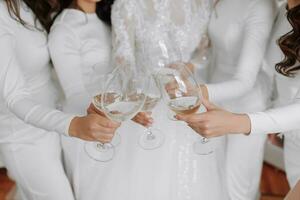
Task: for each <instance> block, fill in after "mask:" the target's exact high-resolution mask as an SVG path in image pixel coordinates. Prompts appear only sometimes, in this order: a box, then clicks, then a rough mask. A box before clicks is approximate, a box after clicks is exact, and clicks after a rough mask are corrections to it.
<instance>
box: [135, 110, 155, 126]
mask: <svg viewBox="0 0 300 200" xmlns="http://www.w3.org/2000/svg"><path fill="white" fill-rule="evenodd" d="M132 121H134V122H136V123H138V124H140V125H142V126H145V127H149V126H151V125H152V124H153V118H152V117H151V113H150V112H139V113H138V114H137V115H136V116H135V117H134V118H133V119H132Z"/></svg>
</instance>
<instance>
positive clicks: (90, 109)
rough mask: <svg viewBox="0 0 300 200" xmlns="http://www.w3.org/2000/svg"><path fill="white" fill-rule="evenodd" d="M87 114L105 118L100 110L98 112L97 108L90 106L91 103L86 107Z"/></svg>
mask: <svg viewBox="0 0 300 200" xmlns="http://www.w3.org/2000/svg"><path fill="white" fill-rule="evenodd" d="M87 113H88V114H98V115H101V116H103V117H105V114H104V112H102V111H100V110H99V109H98V108H96V107H95V106H94V104H92V103H91V104H90V106H89V107H88V109H87Z"/></svg>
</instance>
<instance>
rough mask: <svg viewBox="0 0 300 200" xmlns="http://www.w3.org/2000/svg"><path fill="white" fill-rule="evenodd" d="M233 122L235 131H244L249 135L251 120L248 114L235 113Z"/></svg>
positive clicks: (233, 130)
mask: <svg viewBox="0 0 300 200" xmlns="http://www.w3.org/2000/svg"><path fill="white" fill-rule="evenodd" d="M233 124H234V128H233V129H232V132H233V133H237V134H240V133H243V134H245V135H249V134H250V132H251V122H250V119H249V117H248V115H246V114H233Z"/></svg>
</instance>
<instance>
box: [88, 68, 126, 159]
mask: <svg viewBox="0 0 300 200" xmlns="http://www.w3.org/2000/svg"><path fill="white" fill-rule="evenodd" d="M90 68H91V70H90V71H91V72H90V74H89V77H90V78H89V82H90V86H89V87H88V88H87V89H88V92H89V94H91V96H92V103H93V105H94V106H95V108H97V109H98V110H99V111H100V112H102V109H101V94H102V93H103V91H104V89H105V84H106V82H107V80H109V79H110V77H111V75H112V74H110V73H108V72H107V71H104V70H103V63H96V64H93V65H91V67H90ZM94 73H97V75H96V76H95V75H94ZM100 74H102V75H100ZM120 143H121V137H120V135H119V134H117V133H115V135H114V137H113V140H112V141H111V143H108V144H103V143H100V142H85V144H84V150H85V152H86V153H87V155H88V156H89V157H90V158H92V159H93V160H96V161H101V162H107V161H109V160H111V158H112V157H113V154H114V149H113V147H115V146H118V145H119V144H120Z"/></svg>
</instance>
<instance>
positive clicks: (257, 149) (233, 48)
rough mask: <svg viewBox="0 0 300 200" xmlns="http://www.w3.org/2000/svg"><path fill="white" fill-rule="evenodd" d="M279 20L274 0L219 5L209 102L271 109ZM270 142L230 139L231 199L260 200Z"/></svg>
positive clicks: (236, 108)
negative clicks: (270, 51)
mask: <svg viewBox="0 0 300 200" xmlns="http://www.w3.org/2000/svg"><path fill="white" fill-rule="evenodd" d="M275 15H276V4H275V2H274V1H273V0H222V1H219V3H218V4H217V6H216V7H215V9H214V12H213V14H212V18H211V21H210V23H209V29H208V35H209V37H210V39H211V44H212V58H211V66H210V69H209V79H210V80H209V83H210V84H207V87H208V92H209V98H210V101H212V102H214V103H216V104H218V105H220V106H222V107H224V108H226V109H229V110H231V111H233V112H250V111H263V110H265V109H266V108H267V105H268V99H269V96H270V92H269V91H268V90H269V88H270V84H271V81H269V78H268V76H267V75H266V73H265V72H264V70H263V69H262V61H263V56H264V52H265V49H266V46H267V43H268V38H269V35H270V32H271V29H272V25H273V21H274V18H275ZM265 138H266V136H265V135H260V136H250V137H246V136H244V135H228V136H227V142H226V168H227V172H226V176H227V186H228V192H229V195H230V198H231V199H241V200H243V199H249V200H250V199H255V196H256V195H257V193H258V189H259V181H260V174H261V167H262V161H263V151H264V143H265ZM253 158H255V159H253Z"/></svg>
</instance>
